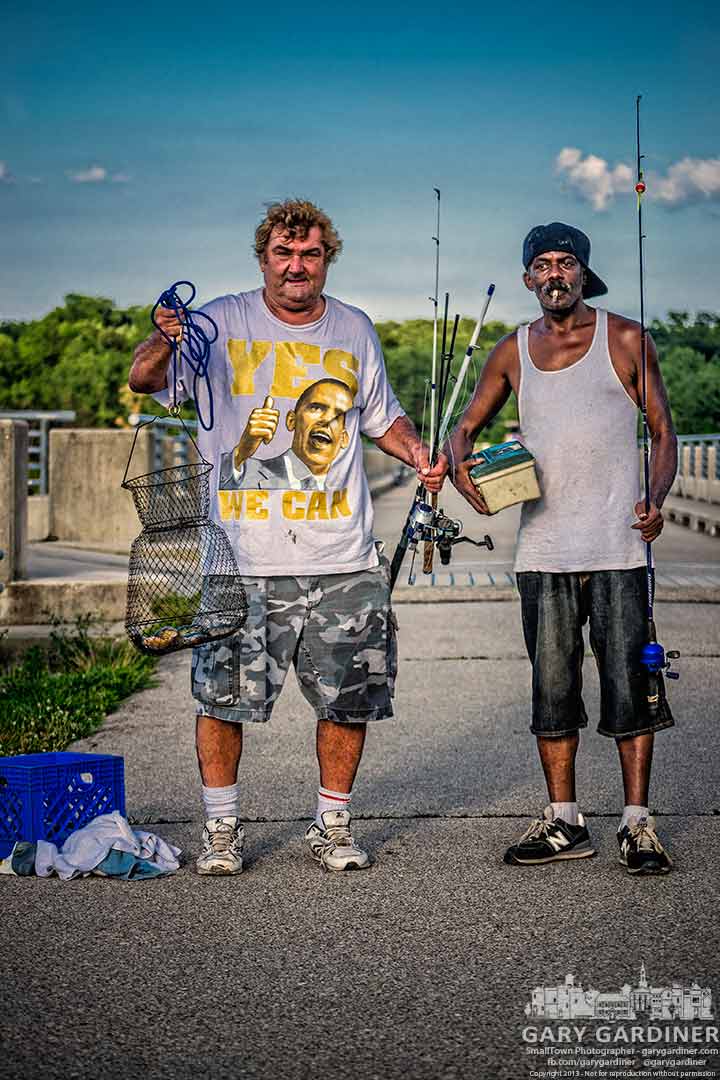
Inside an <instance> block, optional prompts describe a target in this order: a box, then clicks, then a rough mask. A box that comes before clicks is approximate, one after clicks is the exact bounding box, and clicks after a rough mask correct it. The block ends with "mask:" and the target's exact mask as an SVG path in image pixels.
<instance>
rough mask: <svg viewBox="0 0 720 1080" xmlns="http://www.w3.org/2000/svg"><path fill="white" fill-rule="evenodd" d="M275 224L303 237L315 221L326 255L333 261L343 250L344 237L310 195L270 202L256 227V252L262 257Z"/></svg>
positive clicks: (292, 235) (288, 233)
mask: <svg viewBox="0 0 720 1080" xmlns="http://www.w3.org/2000/svg"><path fill="white" fill-rule="evenodd" d="M276 225H281V226H282V228H283V230H284V231H285V232H286V233H287V235H288V236H289V237H290V238H291V239H294V238H295V237H296V236H297V237H298V238H299V239H300V240H304V239H305V237H306V236H307V234H308V232H309V231H310V229H312V227H313V225H317V226H318V228H319V229H320V234H321V236H322V243H323V247H324V248H325V259H326V261H327V262H328V263H331V262H334V261H335V259H337V257H338V255H339V254H340V252H341V251H342V240H341V239H340V237H339V236H338V233H337V230H336V228H335V226H334V225H333V223H332V221H331V220H330V218H329V217H328V216H327V214H326V213H325V212H324V211H323V210H321V209H320V207H318V206H315V204H314V203H311V202H308V200H307V199H286V200H285V202H277V203H270V204H269V205H268V207H267V212H266V214H265V217H264V218H263V219H262V221H261V222H260V224H259V225H258V227H257V229H256V230H255V244H254V248H255V254H256V255H257V257H258V259H261V258H262V256H263V255H264V253H265V249H266V247H267V245H268V241H269V240H270V234H271V232H272V231H273V229H274V228H275V226H276Z"/></svg>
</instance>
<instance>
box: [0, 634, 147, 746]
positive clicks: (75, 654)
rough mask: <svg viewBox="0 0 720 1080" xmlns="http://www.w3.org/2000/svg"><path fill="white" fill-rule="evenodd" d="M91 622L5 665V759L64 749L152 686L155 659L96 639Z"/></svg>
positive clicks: (0, 676) (1, 738)
mask: <svg viewBox="0 0 720 1080" xmlns="http://www.w3.org/2000/svg"><path fill="white" fill-rule="evenodd" d="M90 622H91V620H90V618H85V619H79V620H78V622H77V624H76V626H75V628H74V630H72V631H71V632H69V633H68V632H63V631H60V630H58V629H57V628H56V629H55V630H54V631H53V632H52V633H51V635H50V637H51V640H50V647H49V648H43V647H41V646H39V645H34V646H32V647H31V648H30V649H28V650H27V652H26V653H25V654H24V655H23V657H22V658H21V659H20V660H18V661H16V662H14V663H10V664H7V665H6V666H5V667H0V755H10V754H33V753H38V752H41V751H49V750H64V749H65V747H66V746H67V745H68V743H71V742H73V740H75V739H81V738H83V737H84V736H86V735H91V734H92V732H93V731H96V730H97V728H98V727H99V726H100V724H101V723H102V722H103V720H104V719H105V717H106V716H107V714H108V713H110V712H113V710H114V709H116V708H117V706H118V705H119V704H120V702H121V701H123V700H124V699H125V698H126V697H128V695H129V694H132V693H134V692H135V691H136V690H143V689H144V688H145V687H147V686H151V685H152V684H153V681H154V680H153V672H154V670H155V665H156V660H155V659H154V658H153V657H152V656H143V655H142V654H140V653H138V652H136V651H135V649H133V647H132V646H131V645H130V643H129V642H127V641H114V640H110V639H108V638H101V637H91V636H90V634H89V632H88V630H89V625H90Z"/></svg>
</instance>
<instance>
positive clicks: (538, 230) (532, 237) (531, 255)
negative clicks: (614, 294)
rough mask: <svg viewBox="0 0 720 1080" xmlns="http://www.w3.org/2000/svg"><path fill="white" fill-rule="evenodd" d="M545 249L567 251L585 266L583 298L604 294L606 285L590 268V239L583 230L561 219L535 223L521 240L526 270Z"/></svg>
mask: <svg viewBox="0 0 720 1080" xmlns="http://www.w3.org/2000/svg"><path fill="white" fill-rule="evenodd" d="M546 251H569V252H570V254H571V255H574V256H575V258H576V259H577V261H578V262H579V263H582V265H583V266H584V268H585V272H586V276H587V280H586V282H585V284H584V285H583V291H582V294H583V296H584V297H585V299H586V300H587V299H589V298H590V297H591V296H604V295H605V293H606V292H607V291H608V290H607V285H606V284H605V282H604V281H602V279H601V278H599V277H598V276H597V274H593V272H592V270H591V269H590V266H589V263H590V240H589V239H588V237H587V236H586V235H585V233H584V232H580V230H579V229H575V228H574V227H573V226H572V225H563V223H562V221H551V222H550V224H549V225H535V226H534V228H532V229H531V230H530V232H529V233H528V234H527V236H526V237H525V240H524V241H523V266H524V267H525V269H526V270H527V268H528V267H529V266H530V263H531V262H532V261H533V259H536V258H537V257H538V255H544V254H545V252H546Z"/></svg>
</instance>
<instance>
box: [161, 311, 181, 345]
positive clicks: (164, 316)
mask: <svg viewBox="0 0 720 1080" xmlns="http://www.w3.org/2000/svg"><path fill="white" fill-rule="evenodd" d="M155 322H156V324H157V326H158V328H159V329H160V330H162V331H163V332H164V333H166V334H167V336H168V337H171V338H178V337H180V335H181V334H182V330H183V325H182V323H181V322H180V320H179V319H178V317H177V315H176V314H175V312H174V311H172V310H171V309H170V308H166V307H159V308H158V309H157V311H156V312H155Z"/></svg>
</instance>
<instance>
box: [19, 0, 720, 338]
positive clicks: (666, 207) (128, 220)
mask: <svg viewBox="0 0 720 1080" xmlns="http://www.w3.org/2000/svg"><path fill="white" fill-rule="evenodd" d="M719 28H720V16H718V14H717V11H716V10H715V12H714V13H713V12H711V6H710V5H707V4H701V3H697V2H696V0H689V2H687V3H684V4H682V5H679V4H667V3H656V4H648V5H640V4H636V5H630V4H628V3H622V4H621V3H615V2H614V0H612V2H609V3H606V4H604V5H602V6H597V5H585V4H583V5H580V4H577V5H569V4H564V3H555V4H546V5H541V4H529V3H522V2H519V3H516V4H514V5H509V4H508V5H497V6H494V7H493V8H492V9H490V10H484V9H483V8H482V7H481V5H478V4H475V5H462V4H456V3H453V2H450V3H444V4H438V5H432V6H431V5H424V4H422V3H420V4H413V5H410V4H398V3H394V2H392V0H389V2H387V3H384V4H382V3H375V2H370V3H365V4H363V5H351V6H347V7H346V8H345V9H343V10H339V9H338V8H337V7H336V6H334V5H329V4H324V3H321V4H314V5H307V6H305V7H303V6H301V5H297V4H296V5H289V4H286V3H284V2H282V0H279V2H276V3H275V4H273V5H267V6H266V7H263V6H261V5H254V6H252V7H251V6H250V5H247V6H243V5H240V4H237V3H234V4H209V5H207V6H206V7H205V8H201V7H200V6H199V5H189V4H184V3H183V2H182V0H179V2H176V3H175V4H173V5H171V6H167V5H162V6H161V5H159V4H154V3H152V2H150V3H145V4H138V3H133V2H132V0H130V2H127V3H125V4H123V5H98V4H96V3H92V4H91V3H85V2H80V3H75V4H74V5H73V6H72V9H71V11H70V13H68V14H59V13H58V8H57V6H56V5H50V4H47V3H44V2H37V3H34V2H33V0H30V2H29V3H28V4H27V5H25V6H24V7H23V8H22V9H20V7H19V5H18V6H15V7H14V10H9V11H8V10H6V12H5V13H4V27H3V29H4V33H3V43H2V45H0V235H1V236H2V252H3V258H2V260H1V262H0V318H32V317H35V316H37V315H41V314H43V313H44V312H46V311H48V310H50V309H51V308H52V307H53V306H54V305H56V304H58V303H60V302H61V300H62V297H63V295H64V294H65V293H68V292H83V293H89V294H95V295H103V296H110V297H112V298H113V299H114V300H116V301H117V302H118V303H120V304H129V303H147V302H150V301H152V300H154V299H155V298H156V296H157V294H158V293H159V292H160V291H162V289H163V288H165V287H167V285H169V284H170V283H171V282H172V281H174V280H175V279H177V278H184V277H189V278H191V279H192V280H193V281H195V283H196V284H197V286H198V291H199V293H200V295H201V296H202V297H204V298H209V297H211V296H214V295H217V294H219V293H225V292H231V291H238V290H240V289H246V288H252V287H254V286H255V284H256V283H257V282H258V280H259V279H258V270H257V265H256V263H255V262H254V259H253V257H252V255H251V251H250V245H251V238H252V232H253V229H254V227H255V225H256V223H257V221H258V220H259V218H260V216H261V213H262V207H263V204H264V203H265V202H267V201H269V200H272V199H274V198H278V197H284V196H286V195H302V196H304V197H308V198H312V199H314V200H315V201H316V202H318V203H319V204H320V205H321V206H322V207H323V208H324V209H325V210H327V211H328V212H329V213H330V215H331V216H332V217H333V219H334V220H335V221H336V224H337V225H338V228H339V230H340V233H341V235H342V237H343V239H344V242H345V251H344V253H343V255H342V257H341V259H340V261H339V262H338V264H337V266H336V267H334V268H333V270H332V272H331V275H332V276H331V278H330V280H329V284H328V289H329V291H330V292H332V293H334V294H336V295H338V296H340V297H341V298H343V299H347V300H349V301H350V302H352V303H355V304H358V305H359V306H361V307H364V308H365V309H366V310H367V311H368V312H369V314H370V315H371V316H372V317H373V318H376V319H380V318H405V317H409V316H416V315H429V314H430V310H431V307H430V304H429V302H428V300H427V297H428V296H429V293H430V292H431V289H432V282H433V263H432V260H433V244H432V241H431V236H432V233H433V231H434V196H433V192H432V188H433V186H438V187H440V188H441V190H442V198H443V213H442V225H441V242H442V247H441V289H442V290H443V291H444V290H445V289H447V290H449V291H450V293H451V297H452V300H451V307H452V308H453V309H457V310H459V311H460V312H462V314H464V315H468V316H472V315H473V314H474V313H475V312H476V311H477V310H478V308H479V306H480V300H481V296H482V294H483V293H484V291H485V289H486V287H487V284H488V282H489V281H491V280H492V281H495V282H496V284H497V293H496V299H495V301H494V302H493V307H492V308H491V313H492V314H493V315H494V316H495V317H496V318H504V319H506V320H508V321H516V320H519V319H522V318H527V317H529V316H530V315H532V314H533V311H534V307H533V305H534V300H533V298H532V297H531V295H530V294H529V293H527V292H526V291H525V289H524V287H523V285H522V283H521V280H520V274H521V269H522V268H521V265H520V250H521V244H522V238H523V236H524V234H525V233H526V232H527V230H528V229H529V228H530V227H531V226H532V225H534V224H537V223H539V222H543V221H551V220H561V221H567V222H570V223H573V224H576V225H578V226H579V227H580V228H582V229H584V230H585V231H586V232H587V233H588V234H589V236H590V238H591V240H592V245H593V259H592V262H593V268H594V269H595V270H596V271H597V272H598V273H599V274H600V275H601V276H602V277H603V278H605V280H606V281H608V284H609V285H610V293H609V296H608V297H607V300H603V303H607V306H609V307H611V308H613V309H614V310H617V311H621V312H624V313H626V314H629V315H637V312H638V308H639V302H638V296H637V292H638V286H637V253H636V216H635V197H634V194H633V192H632V190H628V188H631V186H632V185H631V184H630V183H629V181H628V178H627V170H625V169H623V166H630V167H631V168H634V101H635V95H636V94H637V93H642V94H643V137H644V150H645V153H646V155H647V161H646V170H647V172H648V180H649V185H648V187H649V190H648V196H647V198H646V202H645V218H646V232H647V235H648V239H647V250H646V261H647V297H648V311H649V314H650V315H651V316H652V315H663V314H664V313H665V312H666V311H667V310H668V309H670V308H675V309H677V308H679V309H683V310H690V311H696V310H700V309H709V310H720V298H719V297H718V290H717V278H718V275H717V271H716V269H715V253H716V250H717V247H718V240H719V239H720V230H719V228H718V226H719V225H720V110H719V109H718V75H717V55H718V46H719V45H720V41H719V39H720V33H719V32H718V31H719ZM560 155H563V156H562V157H560V163H559V156H560Z"/></svg>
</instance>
